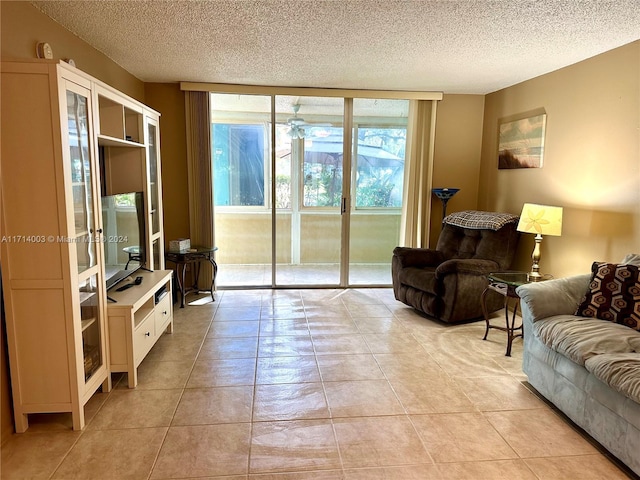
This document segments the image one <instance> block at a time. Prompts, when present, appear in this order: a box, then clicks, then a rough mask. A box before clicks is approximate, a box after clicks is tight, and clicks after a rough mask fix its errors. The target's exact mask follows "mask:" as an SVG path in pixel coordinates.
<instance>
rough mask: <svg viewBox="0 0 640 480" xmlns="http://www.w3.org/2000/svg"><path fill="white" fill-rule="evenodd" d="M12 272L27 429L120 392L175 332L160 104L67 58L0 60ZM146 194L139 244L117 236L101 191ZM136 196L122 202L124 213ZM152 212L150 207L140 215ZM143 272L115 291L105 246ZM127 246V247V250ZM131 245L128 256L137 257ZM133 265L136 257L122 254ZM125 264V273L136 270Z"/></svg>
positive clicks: (20, 397) (17, 366)
mask: <svg viewBox="0 0 640 480" xmlns="http://www.w3.org/2000/svg"><path fill="white" fill-rule="evenodd" d="M1 88H2V90H1V95H2V119H1V122H2V147H1V148H2V150H1V153H2V175H3V178H4V179H5V181H4V182H3V192H2V219H3V221H2V239H3V241H2V245H1V248H2V251H1V253H2V282H3V291H4V295H5V308H6V319H7V344H8V351H9V361H10V375H11V386H12V395H13V407H14V417H15V428H16V432H19V433H21V432H24V431H26V430H27V428H28V426H29V423H28V415H29V414H31V413H49V412H70V413H71V415H72V423H73V428H74V430H80V429H82V428H83V427H84V424H85V420H84V405H85V404H86V403H87V401H88V400H89V399H90V398H91V397H92V396H93V394H94V393H95V392H96V391H97V390H98V389H99V388H102V391H104V392H107V391H109V390H111V373H112V372H127V374H128V382H129V387H131V388H133V387H135V386H136V384H137V367H138V366H139V365H140V362H142V360H143V359H144V357H145V356H146V354H147V353H148V352H149V350H150V349H151V348H152V347H153V345H154V344H155V343H156V341H157V340H158V339H159V338H160V336H161V335H162V333H164V332H168V333H171V332H172V331H173V304H172V298H173V295H172V290H171V289H172V281H171V280H172V271H171V270H165V269H164V239H163V225H162V195H161V192H162V187H161V175H160V172H161V170H160V149H159V146H160V131H159V118H160V114H159V113H158V112H156V111H154V110H152V109H150V108H149V107H147V106H145V105H143V104H142V103H140V102H138V101H136V100H135V99H133V98H131V97H129V96H127V95H125V94H123V93H121V92H119V91H117V90H115V89H114V88H112V87H110V86H109V85H107V84H105V83H103V82H101V81H99V80H97V79H95V78H93V77H91V76H90V75H87V74H86V73H84V72H82V71H80V70H78V69H76V68H75V67H73V66H70V65H69V64H67V63H65V62H63V61H50V60H16V61H3V62H2V80H1ZM125 192H142V194H143V200H144V201H143V202H142V203H143V204H144V209H143V211H140V212H137V215H138V217H137V218H138V220H137V222H138V227H140V226H141V225H142V226H143V227H144V228H140V231H142V230H143V231H144V234H143V235H141V238H139V239H138V242H139V243H140V244H139V245H135V246H130V245H126V244H125V243H122V244H120V243H114V242H120V241H122V242H124V241H125V239H120V238H118V239H116V240H114V239H111V238H110V236H107V235H106V231H105V230H104V226H105V225H106V223H103V221H104V222H106V219H103V218H102V209H101V197H102V196H103V195H104V196H111V195H116V194H122V193H125ZM127 208H128V207H127V206H126V205H124V206H121V208H120V210H122V211H126V210H127ZM141 218H142V219H141ZM106 248H111V253H113V252H114V251H115V252H116V255H121V263H122V265H123V267H122V268H123V269H128V268H127V267H129V261H130V260H131V259H132V257H131V252H132V251H133V252H138V256H139V258H140V259H141V262H142V266H143V267H144V268H142V269H139V270H136V271H135V272H134V271H133V270H132V272H131V278H126V279H125V280H123V281H122V282H121V285H122V284H126V283H127V282H130V281H131V280H132V279H133V278H136V277H141V279H142V280H141V282H139V284H136V285H134V286H132V287H131V288H129V289H126V290H123V291H117V288H112V289H111V290H109V291H108V292H107V288H106V277H107V273H108V272H107V269H106V267H105V249H106ZM125 248H126V249H127V250H125ZM127 255H129V256H128V257H127ZM125 264H126V267H125V266H124V265H125ZM125 276H126V272H125Z"/></svg>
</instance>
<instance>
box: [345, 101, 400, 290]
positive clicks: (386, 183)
mask: <svg viewBox="0 0 640 480" xmlns="http://www.w3.org/2000/svg"><path fill="white" fill-rule="evenodd" d="M408 112H409V101H408V100H388V99H365V98H356V99H354V100H353V144H352V174H351V185H352V187H351V190H352V192H351V195H352V198H355V202H353V204H352V205H351V212H350V222H349V224H350V225H349V229H350V230H349V231H350V235H349V285H390V284H391V252H392V251H393V249H394V247H396V246H397V245H398V242H399V239H400V215H401V212H402V191H403V188H404V163H405V146H406V137H407V120H408Z"/></svg>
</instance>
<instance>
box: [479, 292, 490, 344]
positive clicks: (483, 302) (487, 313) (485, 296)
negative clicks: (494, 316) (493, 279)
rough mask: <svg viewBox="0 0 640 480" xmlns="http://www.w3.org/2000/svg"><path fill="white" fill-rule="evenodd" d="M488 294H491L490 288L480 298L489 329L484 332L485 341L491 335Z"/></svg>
mask: <svg viewBox="0 0 640 480" xmlns="http://www.w3.org/2000/svg"><path fill="white" fill-rule="evenodd" d="M487 293H489V287H487V288H485V289H484V290H483V292H482V295H481V296H480V304H481V305H482V313H483V315H484V321H485V323H486V324H487V328H486V329H485V331H484V337H483V338H482V339H483V340H486V339H487V335H489V326H490V323H489V312H487Z"/></svg>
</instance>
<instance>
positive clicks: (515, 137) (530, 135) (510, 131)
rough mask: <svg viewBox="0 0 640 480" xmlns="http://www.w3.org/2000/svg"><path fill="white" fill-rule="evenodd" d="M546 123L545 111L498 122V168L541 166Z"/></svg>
mask: <svg viewBox="0 0 640 480" xmlns="http://www.w3.org/2000/svg"><path fill="white" fill-rule="evenodd" d="M546 125H547V114H546V113H540V114H537V115H532V116H529V117H526V118H521V119H518V120H511V121H507V122H502V123H500V124H499V126H498V169H500V170H506V169H514V168H542V164H543V160H544V139H545V130H546Z"/></svg>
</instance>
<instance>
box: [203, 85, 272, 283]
mask: <svg viewBox="0 0 640 480" xmlns="http://www.w3.org/2000/svg"><path fill="white" fill-rule="evenodd" d="M270 139H271V97H270V96H263V95H230V94H211V156H212V163H213V202H214V232H215V242H216V245H217V247H218V252H217V253H216V260H217V262H218V264H219V265H220V266H221V267H222V268H220V269H219V272H220V275H219V278H218V279H217V284H218V286H270V285H271V278H272V263H273V261H272V258H273V257H272V245H273V240H272V232H271V216H272V212H273V209H272V205H271V194H270V192H271V153H270V152H271V140H270Z"/></svg>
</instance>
